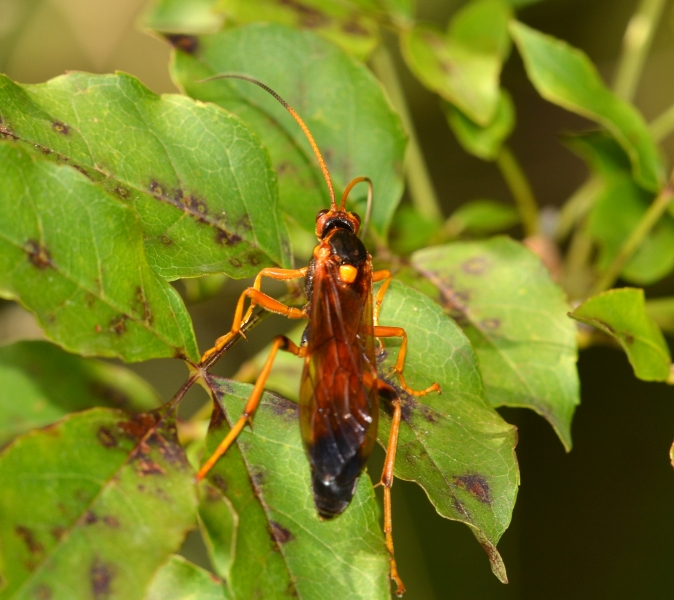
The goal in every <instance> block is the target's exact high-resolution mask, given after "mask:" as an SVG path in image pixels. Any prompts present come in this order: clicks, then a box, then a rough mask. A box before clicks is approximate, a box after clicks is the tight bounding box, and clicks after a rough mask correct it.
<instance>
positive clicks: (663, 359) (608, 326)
mask: <svg viewBox="0 0 674 600" xmlns="http://www.w3.org/2000/svg"><path fill="white" fill-rule="evenodd" d="M570 316H571V317H573V318H574V319H577V320H578V321H581V322H582V323H587V324H588V325H592V326H594V327H596V328H597V329H601V330H602V331H604V332H605V333H608V334H609V335H610V336H611V337H613V338H615V339H616V341H617V342H618V343H619V344H620V345H621V346H622V348H623V350H624V351H625V352H626V353H627V358H628V359H629V361H630V364H631V365H632V368H633V369H634V374H635V375H636V376H637V377H638V378H639V379H643V380H644V381H667V379H668V378H669V373H670V366H671V362H672V360H671V358H670V356H669V349H668V348H667V342H665V338H664V336H663V335H662V332H661V331H660V328H659V327H658V326H657V324H656V323H655V321H653V319H651V318H650V317H649V316H648V314H647V312H646V306H645V302H644V291H643V290H642V289H636V288H620V289H615V290H609V291H608V292H604V293H602V294H599V295H597V296H593V297H592V298H588V299H587V300H586V301H585V302H583V303H582V304H581V305H580V306H579V307H578V308H576V310H574V311H573V312H572V313H570Z"/></svg>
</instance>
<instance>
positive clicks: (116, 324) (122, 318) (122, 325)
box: [108, 314, 129, 335]
mask: <svg viewBox="0 0 674 600" xmlns="http://www.w3.org/2000/svg"><path fill="white" fill-rule="evenodd" d="M128 320H129V315H125V314H121V315H117V316H116V317H114V318H113V319H112V320H111V321H110V323H109V324H108V331H110V332H111V333H114V334H115V335H124V334H125V333H126V322H127V321H128Z"/></svg>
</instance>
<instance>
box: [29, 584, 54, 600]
mask: <svg viewBox="0 0 674 600" xmlns="http://www.w3.org/2000/svg"><path fill="white" fill-rule="evenodd" d="M33 597H34V598H35V600H50V599H51V598H52V597H53V593H52V591H51V588H50V587H49V586H48V585H46V584H44V583H41V584H40V585H38V586H37V587H36V588H35V589H34V590H33Z"/></svg>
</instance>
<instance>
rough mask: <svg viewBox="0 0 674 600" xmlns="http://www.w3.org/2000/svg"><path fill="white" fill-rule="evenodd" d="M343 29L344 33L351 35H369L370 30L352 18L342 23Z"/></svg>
mask: <svg viewBox="0 0 674 600" xmlns="http://www.w3.org/2000/svg"><path fill="white" fill-rule="evenodd" d="M342 31H343V32H344V33H348V34H349V35H359V36H363V37H364V36H367V35H368V33H369V32H368V30H367V29H365V27H363V26H362V25H361V24H360V23H359V22H358V21H356V20H350V21H347V22H346V23H344V24H343V25H342Z"/></svg>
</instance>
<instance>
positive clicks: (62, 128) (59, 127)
mask: <svg viewBox="0 0 674 600" xmlns="http://www.w3.org/2000/svg"><path fill="white" fill-rule="evenodd" d="M51 128H52V129H53V130H54V131H55V132H56V133H60V134H61V135H68V134H70V127H68V126H67V125H66V124H65V123H62V122H61V121H54V122H53V123H52V124H51Z"/></svg>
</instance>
